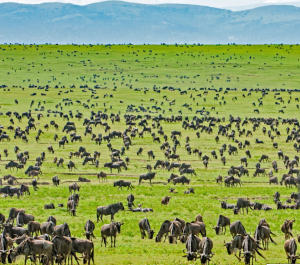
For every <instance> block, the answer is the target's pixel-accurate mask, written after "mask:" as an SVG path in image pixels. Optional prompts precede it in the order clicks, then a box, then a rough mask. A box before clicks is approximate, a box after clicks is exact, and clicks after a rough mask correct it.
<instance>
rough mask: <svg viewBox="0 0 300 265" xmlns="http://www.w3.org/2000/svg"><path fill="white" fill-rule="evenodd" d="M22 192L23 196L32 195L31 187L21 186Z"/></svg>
mask: <svg viewBox="0 0 300 265" xmlns="http://www.w3.org/2000/svg"><path fill="white" fill-rule="evenodd" d="M20 192H21V193H22V194H23V193H24V194H28V195H30V191H29V187H28V186H27V185H24V184H21V186H20Z"/></svg>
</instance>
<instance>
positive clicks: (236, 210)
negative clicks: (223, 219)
mask: <svg viewBox="0 0 300 265" xmlns="http://www.w3.org/2000/svg"><path fill="white" fill-rule="evenodd" d="M233 213H234V214H239V208H238V207H236V206H235V207H234V208H233Z"/></svg>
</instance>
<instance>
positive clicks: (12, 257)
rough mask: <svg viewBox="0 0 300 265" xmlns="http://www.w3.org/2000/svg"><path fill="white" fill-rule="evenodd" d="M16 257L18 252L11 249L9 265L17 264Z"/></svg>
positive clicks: (8, 259)
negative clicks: (11, 264)
mask: <svg viewBox="0 0 300 265" xmlns="http://www.w3.org/2000/svg"><path fill="white" fill-rule="evenodd" d="M16 257H17V252H16V251H14V250H13V249H10V251H9V252H8V256H7V261H8V263H13V262H16Z"/></svg>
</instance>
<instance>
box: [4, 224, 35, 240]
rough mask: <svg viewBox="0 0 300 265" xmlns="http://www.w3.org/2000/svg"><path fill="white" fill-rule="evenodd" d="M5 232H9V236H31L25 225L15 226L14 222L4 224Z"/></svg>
mask: <svg viewBox="0 0 300 265" xmlns="http://www.w3.org/2000/svg"><path fill="white" fill-rule="evenodd" d="M3 233H4V234H8V235H9V237H11V238H15V237H16V236H17V237H19V236H22V235H24V234H25V235H27V236H29V233H28V230H27V229H25V228H23V227H16V226H13V225H12V224H4V225H3Z"/></svg>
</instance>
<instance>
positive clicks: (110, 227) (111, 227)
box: [101, 222, 124, 247]
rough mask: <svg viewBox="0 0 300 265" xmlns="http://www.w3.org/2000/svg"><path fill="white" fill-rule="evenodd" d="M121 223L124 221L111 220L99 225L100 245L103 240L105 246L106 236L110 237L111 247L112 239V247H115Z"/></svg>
mask: <svg viewBox="0 0 300 265" xmlns="http://www.w3.org/2000/svg"><path fill="white" fill-rule="evenodd" d="M123 224H124V223H121V222H111V223H110V224H107V225H103V226H102V227H101V237H102V241H101V247H102V243H103V241H104V245H105V247H106V238H107V237H110V238H111V247H113V241H114V247H116V238H117V234H120V233H121V226H122V225H123ZM113 238H114V239H113Z"/></svg>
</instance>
